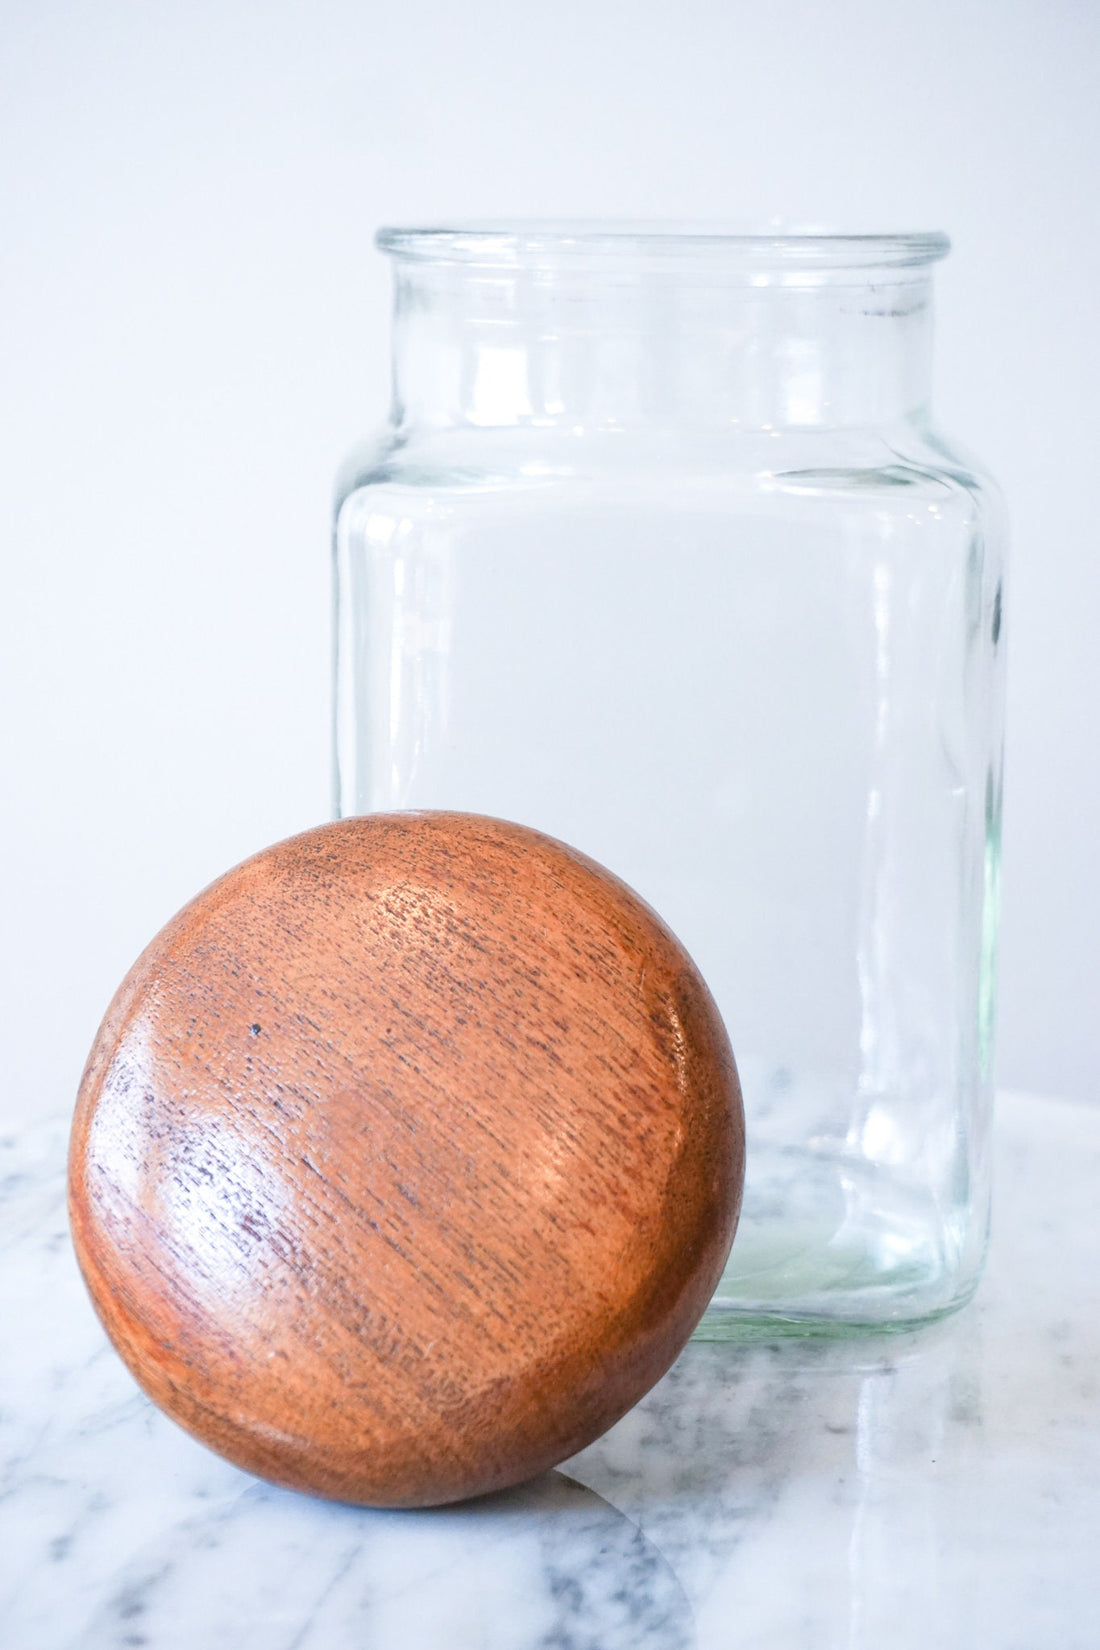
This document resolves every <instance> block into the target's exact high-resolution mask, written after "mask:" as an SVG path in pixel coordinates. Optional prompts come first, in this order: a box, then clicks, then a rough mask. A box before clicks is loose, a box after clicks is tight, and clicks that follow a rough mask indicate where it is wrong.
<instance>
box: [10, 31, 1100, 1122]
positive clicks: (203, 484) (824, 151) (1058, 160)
mask: <svg viewBox="0 0 1100 1650" xmlns="http://www.w3.org/2000/svg"><path fill="white" fill-rule="evenodd" d="M1098 161H1100V6H1098V5H1096V4H1095V3H1092V0H1045V3H1041V4H1040V3H1031V0H1016V3H1013V0H999V3H986V0H926V3H924V4H897V3H893V0H879V3H877V4H870V3H867V0H772V3H769V0H754V3H752V4H745V3H743V0H727V3H718V0H710V3H700V0H679V3H677V4H672V3H665V0H661V3H654V0H633V3H622V4H620V3H612V0H584V3H580V4H578V3H574V0H555V3H554V4H553V5H550V4H546V3H542V4H524V3H523V0H510V3H501V0H491V3H472V4H468V5H463V4H462V3H461V0H391V3H390V4H388V5H385V6H383V5H379V4H374V3H370V0H359V3H357V4H356V3H352V0H309V3H305V0H299V3H297V4H281V3H278V0H266V3H261V0H253V3H252V4H244V3H242V0H220V3H217V4H208V3H203V0H188V3H181V0H161V3H157V0H133V3H128V4H120V3H116V0H101V3H99V4H94V3H91V0H88V3H85V4H83V5H77V4H57V3H55V0H21V3H18V4H16V3H12V0H5V3H3V4H0V397H2V399H0V556H2V585H0V592H2V602H0V609H2V618H0V624H2V640H0V648H2V654H0V672H2V687H0V691H2V695H3V699H2V704H3V725H2V736H0V774H2V778H3V786H4V790H3V808H2V814H0V836H2V841H0V846H2V861H0V863H2V865H3V870H4V897H3V910H4V915H5V918H6V926H5V936H4V946H3V956H2V962H3V970H4V977H3V981H2V983H0V1003H2V1005H3V1011H4V1024H3V1028H2V1033H3V1060H4V1081H3V1083H2V1085H0V1108H2V1115H3V1117H4V1119H5V1120H6V1121H15V1120H16V1119H18V1118H20V1117H22V1116H26V1115H28V1114H32V1113H43V1112H51V1111H57V1110H59V1109H61V1108H64V1107H67V1106H68V1105H69V1104H70V1103H71V1100H72V1096H73V1092H74V1089H75V1086H76V1082H77V1079H78V1076H79V1071H80V1066H81V1063H82V1061H83V1058H84V1055H85V1053H86V1050H87V1047H88V1044H89V1042H90V1040H91V1038H92V1035H93V1033H94V1031H95V1027H96V1024H97V1023H98V1020H99V1017H100V1015H101V1014H102V1012H103V1009H104V1007H105V1006H106V1003H107V1001H108V999H109V997H110V995H111V993H112V991H113V989H114V987H115V985H116V984H117V982H118V980H119V979H120V978H121V976H122V974H123V973H124V972H125V970H126V968H127V967H128V966H129V964H130V963H131V961H132V960H133V958H134V957H135V955H136V954H137V952H138V951H139V950H140V949H141V947H142V946H143V945H144V944H145V942H146V941H147V940H148V939H149V938H150V937H151V936H152V934H153V933H154V932H155V930H156V929H157V928H158V927H159V926H160V925H161V923H163V922H164V921H165V920H166V919H167V918H168V916H170V915H171V913H172V912H173V910H175V909H176V908H177V907H178V906H179V905H180V904H181V903H182V902H183V901H184V900H185V899H187V898H188V897H189V896H190V895H191V894H192V893H194V892H195V891H197V889H198V888H199V887H200V886H202V885H203V884H205V883H206V882H208V881H209V880H210V879H211V878H212V877H214V876H215V875H217V874H218V873H219V872H221V871H222V870H224V869H226V868H227V867H228V866H229V865H231V864H233V863H234V862H236V861H237V860H239V859H241V858H242V857H244V856H245V855H246V854H248V853H250V852H251V851H253V850H254V849H256V848H259V847H261V846H262V845H264V844H266V843H268V842H271V841H274V840H276V839H277V838H279V837H282V836H285V835H287V834H288V833H290V832H292V831H294V830H297V829H300V828H302V827H304V826H307V825H310V824H313V823H316V822H317V821H319V820H321V819H323V818H325V817H327V814H328V811H329V735H328V719H329V647H330V639H329V605H330V590H329V567H328V505H329V492H330V485H331V477H332V473H333V471H334V469H335V466H336V463H337V460H338V458H339V456H340V454H341V452H342V451H343V449H344V448H345V447H347V446H348V445H349V444H350V443H351V441H352V440H353V439H354V438H355V437H357V436H358V435H359V434H360V433H362V432H363V431H364V430H366V429H368V428H370V427H371V426H372V425H373V424H375V423H376V422H377V421H378V420H379V419H380V418H381V416H382V415H383V412H384V408H385V402H386V394H387V387H388V386H387V349H388V340H387V326H388V316H387V306H388V272H387V269H386V266H385V262H384V260H383V259H382V258H381V257H380V256H379V255H377V254H375V253H374V252H373V251H372V235H373V231H374V229H375V228H376V226H377V225H378V224H380V223H383V222H393V221H396V222H424V221H429V220H439V219H448V218H456V217H461V218H470V217H478V216H490V217H498V216H506V215H520V216H557V217H575V216H582V217H583V216H611V217H648V216H655V217H666V218H668V217H691V218H707V217H712V218H730V217H741V216H749V217H754V216H755V217H771V216H773V215H781V216H784V217H787V218H793V219H801V220H813V221H817V222H821V221H830V222H834V223H839V224H841V225H844V226H848V227H864V228H881V229H910V228H916V229H926V228H944V229H946V230H947V231H948V232H949V233H950V234H951V235H952V237H953V239H954V243H955V251H954V253H953V255H952V257H951V259H950V260H949V261H948V263H947V264H946V265H944V266H941V271H940V274H939V277H938V279H939V329H938V350H937V404H938V409H939V414H940V421H941V423H942V424H943V425H944V426H945V427H946V428H947V429H948V430H950V431H951V432H952V433H954V434H957V435H959V436H961V437H962V439H963V440H964V441H965V442H966V443H967V444H968V445H969V446H970V447H972V448H973V449H974V450H975V451H976V452H978V453H979V454H980V455H981V457H982V458H983V459H984V460H985V462H986V463H987V464H988V465H989V466H990V467H991V468H992V469H993V471H994V473H995V474H996V475H998V477H999V478H1000V480H1001V482H1002V484H1003V487H1004V489H1005V492H1006V493H1007V496H1008V500H1009V505H1010V508H1011V512H1012V519H1013V527H1014V558H1013V581H1012V586H1011V606H1010V614H1009V624H1010V630H1009V638H1010V652H1009V663H1010V687H1009V743H1008V785H1007V802H1006V808H1007V815H1006V831H1005V894H1004V929H1003V934H1004V941H1003V952H1002V958H1003V963H1002V987H1003V988H1002V996H1001V1016H1000V1024H1001V1039H1000V1076H1001V1080H1002V1082H1004V1083H1006V1084H1009V1085H1011V1086H1015V1087H1027V1088H1035V1089H1041V1090H1045V1091H1048V1092H1061V1093H1064V1094H1069V1095H1077V1096H1082V1097H1088V1098H1093V1099H1100V1081H1098V1078H1097V1067H1098V1055H1100V1011H1098V1009H1100V1005H1098V1003H1097V981H1098V966H1097V965H1098V962H1100V939H1098V931H1100V875H1098V872H1097V857H1098V853H1100V842H1098V831H1097V818H1098V813H1100V783H1098V777H1097V761H1096V755H1097V751H1096V745H1097V738H1096V730H1097V715H1096V709H1095V707H1096V704H1097V701H1098V699H1100V652H1098V650H1097V648H1096V645H1095V643H1094V640H1093V637H1094V633H1095V631H1096V616H1097V608H1098V598H1100V546H1098V543H1097V532H1096V525H1095V523H1096V514H1097V508H1098V505H1100V439H1098V438H1100V416H1098V411H1097V400H1098V389H1100V351H1098V332H1100V329H1098V324H1097V315H1098V312H1100V293H1098V290H1097V287H1098V281H1100V231H1098V210H1100V209H1098V202H1100V175H1098V173H1100V166H1098Z"/></svg>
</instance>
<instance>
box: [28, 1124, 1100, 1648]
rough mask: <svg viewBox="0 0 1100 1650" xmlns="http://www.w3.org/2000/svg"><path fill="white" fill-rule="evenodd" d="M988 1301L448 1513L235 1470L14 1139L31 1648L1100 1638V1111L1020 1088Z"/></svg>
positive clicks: (972, 1644)
mask: <svg viewBox="0 0 1100 1650" xmlns="http://www.w3.org/2000/svg"><path fill="white" fill-rule="evenodd" d="M996 1133H997V1201H996V1215H995V1226H994V1239H993V1245H992V1250H991V1256H990V1264H989V1267H988V1270H987V1273H986V1277H985V1280H984V1282H983V1284H982V1286H981V1289H980V1291H979V1294H978V1297H977V1299H976V1301H975V1302H974V1303H973V1305H972V1306H971V1307H969V1308H968V1309H966V1310H965V1311H964V1312H962V1313H961V1314H959V1315H958V1316H957V1317H955V1318H954V1319H952V1320H949V1321H948V1322H946V1323H944V1324H941V1325H938V1326H936V1327H935V1328H933V1329H930V1330H924V1331H921V1332H919V1333H917V1334H913V1335H908V1336H903V1337H896V1338H894V1339H881V1340H879V1339H876V1340H856V1341H847V1342H844V1341H837V1342H829V1341H799V1340H789V1341H786V1342H781V1343H777V1344H771V1345H757V1346H743V1345H742V1346H731V1345H705V1344H703V1345H692V1346H690V1347H689V1348H688V1349H687V1351H686V1352H685V1353H684V1355H683V1356H682V1358H681V1359H680V1361H679V1363H677V1365H676V1366H675V1368H674V1369H673V1370H672V1371H671V1372H670V1374H669V1375H668V1376H666V1378H665V1379H664V1381H662V1382H661V1383H660V1385H659V1386H658V1387H657V1388H656V1389H655V1390H654V1391H653V1392H652V1393H651V1394H650V1395H649V1397H648V1398H646V1399H645V1400H644V1401H643V1402H642V1403H641V1404H640V1405H639V1406H638V1407H637V1408H636V1409H635V1410H633V1411H632V1412H631V1414H629V1415H628V1416H627V1417H626V1418H625V1419H624V1420H623V1421H621V1422H620V1423H619V1424H618V1426H616V1427H615V1428H613V1429H612V1431H611V1432H610V1433H608V1434H607V1436H606V1437H604V1438H603V1439H601V1440H600V1441H599V1442H598V1443H597V1444H594V1445H593V1446H592V1447H591V1448H590V1449H587V1450H585V1451H584V1453H583V1454H582V1455H580V1456H578V1457H576V1458H575V1459H574V1460H573V1461H571V1462H569V1463H568V1464H567V1465H566V1466H565V1467H564V1468H563V1469H561V1470H560V1471H558V1472H552V1473H548V1474H546V1475H545V1476H544V1477H542V1478H540V1479H538V1480H536V1481H535V1482H534V1483H532V1484H529V1485H526V1486H525V1487H523V1488H521V1489H518V1490H515V1491H512V1492H510V1493H508V1494H505V1495H500V1496H495V1497H493V1498H491V1499H489V1500H485V1501H482V1502H479V1503H476V1504H471V1505H467V1506H464V1507H459V1508H453V1509H449V1510H444V1511H437V1512H420V1513H384V1512H371V1511H363V1510H357V1509H354V1508H348V1507H338V1506H332V1505H328V1504H325V1503H323V1502H319V1501H312V1500H310V1499H308V1498H306V1497H303V1496H298V1495H294V1494H291V1493H289V1492H286V1491H281V1490H277V1489H273V1488H271V1487H270V1486H268V1485H265V1484H262V1483H259V1482H257V1481H256V1480H255V1479H252V1478H250V1477H248V1476H247V1475H246V1474H244V1473H241V1472H238V1471H237V1470H236V1469H235V1468H233V1467H231V1466H229V1465H227V1464H226V1463H224V1462H222V1461H220V1460H219V1459H218V1458H217V1457H216V1456H214V1455H211V1454H210V1453H208V1452H207V1451H206V1450H204V1449H203V1448H202V1447H201V1446H200V1445H198V1444H196V1443H195V1442H193V1441H192V1440H191V1439H190V1438H189V1437H187V1436H186V1435H185V1434H184V1433H182V1432H181V1431H179V1430H178V1429H177V1428H176V1427H175V1426H174V1425H173V1424H172V1423H171V1422H170V1421H168V1420H166V1419H165V1418H164V1417H163V1416H162V1415H160V1414H159V1413H158V1412H157V1411H156V1410H155V1409H154V1408H153V1407H152V1406H151V1405H150V1404H149V1402H148V1401H147V1400H146V1399H145V1398H144V1397H143V1396H142V1394H141V1393H140V1392H139V1390H138V1389H137V1387H136V1386H135V1385H134V1383H133V1381H132V1380H131V1378H130V1377H129V1375H128V1374H127V1373H126V1371H125V1369H124V1368H123V1366H122V1364H121V1363H120V1362H119V1360H118V1359H117V1358H116V1356H115V1354H114V1353H113V1351H112V1350H111V1348H110V1347H109V1346H108V1345H107V1343H106V1341H105V1339H104V1337H103V1333H102V1331H101V1330H100V1328H99V1325H98V1323H97V1321H96V1319H95V1317H94V1315H93V1313H92V1310H91V1308H90V1306H89V1304H88V1302H87V1299H86V1297H85V1295H84V1291H83V1288H82V1286H81V1283H80V1280H79V1277H78V1275H77V1272H76V1268H75V1264H74V1262H73V1259H72V1253H71V1249H70V1246H69V1240H68V1236H67V1232H66V1224H65V1209H64V1186H63V1172H62V1163H63V1153H64V1127H63V1125H60V1124H59V1125H55V1126H52V1127H46V1128H39V1129H36V1130H33V1131H24V1132H16V1133H10V1134H9V1135H8V1136H7V1137H6V1138H4V1139H3V1141H2V1143H0V1235H2V1241H3V1261H2V1268H0V1336H2V1348H0V1371H2V1379H3V1388H2V1394H0V1405H2V1414H0V1428H2V1432H0V1448H2V1452H3V1454H2V1464H0V1474H2V1477H0V1644H2V1645H3V1646H4V1647H5V1650H123V1647H126V1650H129V1647H137V1646H148V1647H150V1650H223V1647H224V1650H253V1647H255V1650H536V1647H537V1650H620V1647H621V1650H719V1647H721V1650H788V1647H790V1650H803V1647H805V1650H833V1647H837V1650H841V1647H843V1650H909V1647H910V1646H913V1647H916V1646H920V1647H921V1650H936V1647H939V1646H943V1647H945V1650H962V1647H965V1650H1096V1647H1097V1646H1098V1645H1100V1559H1098V1556H1097V1555H1098V1553H1100V1306H1098V1286H1100V1219H1098V1203H1100V1110H1092V1109H1090V1108H1088V1107H1083V1106H1074V1105H1070V1104H1067V1103H1064V1102H1059V1101H1043V1100H1035V1099H1028V1098H1025V1097H1022V1096H1005V1097H1003V1098H1002V1100H1001V1102H1000V1106H999V1111H998V1120H997V1131H996Z"/></svg>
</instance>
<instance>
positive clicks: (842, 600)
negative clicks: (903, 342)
mask: <svg viewBox="0 0 1100 1650" xmlns="http://www.w3.org/2000/svg"><path fill="white" fill-rule="evenodd" d="M1001 539H1002V534H1001V531H1000V525H999V512H998V508H997V505H996V502H995V499H994V497H993V496H992V495H991V493H990V490H989V488H988V486H987V484H985V483H984V482H983V481H982V480H980V478H979V477H978V476H977V475H976V474H975V473H974V471H973V469H972V468H970V467H968V466H967V465H966V464H965V463H964V462H962V461H961V460H960V459H958V458H956V457H954V456H953V455H952V454H951V453H950V451H949V450H948V449H947V448H946V446H945V444H944V443H943V442H942V441H941V440H940V439H939V438H937V437H936V436H935V435H934V434H933V433H932V432H931V431H930V429H929V428H928V426H927V424H926V423H925V422H924V421H923V420H922V419H920V418H916V417H910V418H906V419H900V420H894V421H892V422H891V423H889V424H886V423H880V424H878V425H866V424H863V425H860V426H855V427H843V428H837V427H832V426H830V425H828V424H824V425H821V426H819V427H815V428H810V429H807V428H789V427H788V428H780V429H774V428H773V429H770V430H761V429H756V428H744V427H741V428H733V429H730V428H713V427H710V428H706V429H700V428H675V427H672V428H670V427H669V426H668V425H667V424H666V425H665V426H663V427H661V428H656V429H655V428H653V427H650V426H648V425H647V426H645V427H641V426H639V427H634V428H631V427H625V428H624V427H616V426H615V424H614V423H613V424H612V425H611V427H608V426H607V425H606V424H604V425H603V426H602V427H601V426H594V425H592V424H587V425H586V424H583V423H582V424H581V425H579V426H577V425H573V426H570V427H567V428H566V427H562V426H561V425H560V424H557V423H556V424H554V425H552V426H550V427H547V426H546V425H543V426H542V427H540V426H538V425H536V424H534V423H522V422H521V423H514V424H511V425H508V426H506V427H495V426H494V427H492V428H468V427H457V428H456V427H448V428H445V429H435V430H425V431H423V432H419V433H418V432H416V431H415V430H414V431H409V430H405V431H403V432H402V433H401V435H400V436H398V435H391V436H389V437H386V438H383V440H382V441H381V442H380V443H379V444H378V446H377V447H376V448H375V449H374V450H373V451H372V452H370V453H367V454H365V455H364V456H363V457H362V458H361V459H360V460H359V461H358V463H357V464H356V465H354V466H353V467H352V469H351V471H350V472H349V474H348V477H347V480H346V483H345V485H344V487H343V488H342V490H341V494H340V497H339V499H338V509H337V522H336V556H337V589H338V596H337V600H338V629H337V787H338V788H337V811H338V812H339V813H341V814H346V813H355V812H367V811H371V810H374V809H396V808H456V809H463V810H468V811H471V812H478V813H486V814H493V815H497V816H499V817H502V818H505V819H511V820H516V821H519V822H521V823H524V824H527V825H531V826H534V827H536V828H537V829H539V830H542V831H546V832H548V833H549V834H551V835H553V836H556V837H559V838H561V839H562V840H564V841H566V842H568V843H570V844H572V845H574V846H576V847H578V848H580V849H582V850H583V851H584V852H585V853H588V854H590V855H591V856H592V857H593V858H594V859H596V860H598V861H600V862H601V863H603V864H605V865H607V866H608V867H609V868H610V869H611V870H613V871H614V872H616V874H618V875H619V876H621V877H622V878H623V879H624V880H625V881H626V882H628V883H629V884H630V885H631V886H632V887H634V888H635V889H636V890H637V891H638V892H639V893H641V894H642V895H643V897H644V898H646V899H647V900H648V901H649V902H650V903H651V904H652V905H653V906H654V907H655V909H656V910H657V911H658V912H659V913H660V914H661V915H662V917H663V918H664V919H665V920H666V921H667V922H668V924H669V925H670V926H671V928H672V929H673V930H674V931H675V932H676V934H677V935H678V936H679V938H680V939H681V940H682V941H683V942H684V944H685V945H686V946H687V948H688V950H689V951H690V952H691V954H692V955H693V957H694V958H695V960H696V962H697V963H698V965H699V967H700V969H701V971H702V973H703V975H704V978H705V979H706V980H707V982H708V984H709V986H710V988H711V990H712V992H713V994H714V996H715V999H716V1001H717V1003H718V1006H719V1008H720V1010H721V1012H722V1014H723V1016H724V1018H725V1021H726V1025H727V1029H728V1031H729V1035H730V1040H731V1042H732V1044H733V1047H734V1051H735V1054H736V1057H737V1061H738V1066H739V1070H740V1073H741V1078H742V1085H743V1090H744V1099H745V1110H746V1123H747V1140H748V1155H747V1170H746V1189H745V1201H744V1207H743V1212H742V1217H741V1225H740V1228H739V1231H738V1235H737V1239H736V1241H735V1243H734V1247H733V1251H732V1254H731V1256H730V1261H729V1264H728V1266H727V1269H726V1273H725V1275H724V1277H723V1280H722V1283H721V1285H720V1287H719V1289H718V1291H717V1293H716V1295H715V1298H714V1301H713V1302H712V1304H711V1307H710V1308H709V1310H708V1313H707V1315H706V1318H705V1319H704V1322H703V1325H702V1326H701V1330H700V1333H702V1334H704V1335H711V1336H714V1337H721V1336H724V1335H739V1334H743V1333H745V1332H746V1329H752V1328H763V1329H766V1330H769V1331H771V1330H774V1329H775V1328H777V1327H784V1326H785V1327H791V1328H800V1329H803V1330H813V1329H837V1328H842V1327H843V1326H851V1327H859V1326H875V1327H890V1326H898V1327H900V1326H903V1325H908V1324H912V1323H915V1322H920V1321H924V1320H927V1319H928V1318H930V1317H934V1316H937V1315H939V1314H941V1313H943V1312H945V1311H948V1310H950V1309H951V1308H952V1307H954V1306H956V1305H958V1304H960V1302H961V1301H962V1300H964V1299H965V1298H966V1297H967V1295H968V1294H969V1293H970V1292H971V1290H972V1289H973V1287H974V1284H975V1282H976V1280H977V1276H978V1273H979V1271H980V1267H981V1261H982V1256H983V1253H984V1245H985V1237H986V1230H987V1219H988V1200H989V1153H988V1132H989V1107H990V1100H991V1069H990V1061H991V1038H992V1009H993V968H994V948H995V927H996V905H997V866H998V853H999V820H1000V749H1001V689H1000V675H1001V671H1000V654H1001V635H1000V632H1001V601H1002V598H1001V585H1002V545H1001Z"/></svg>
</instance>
